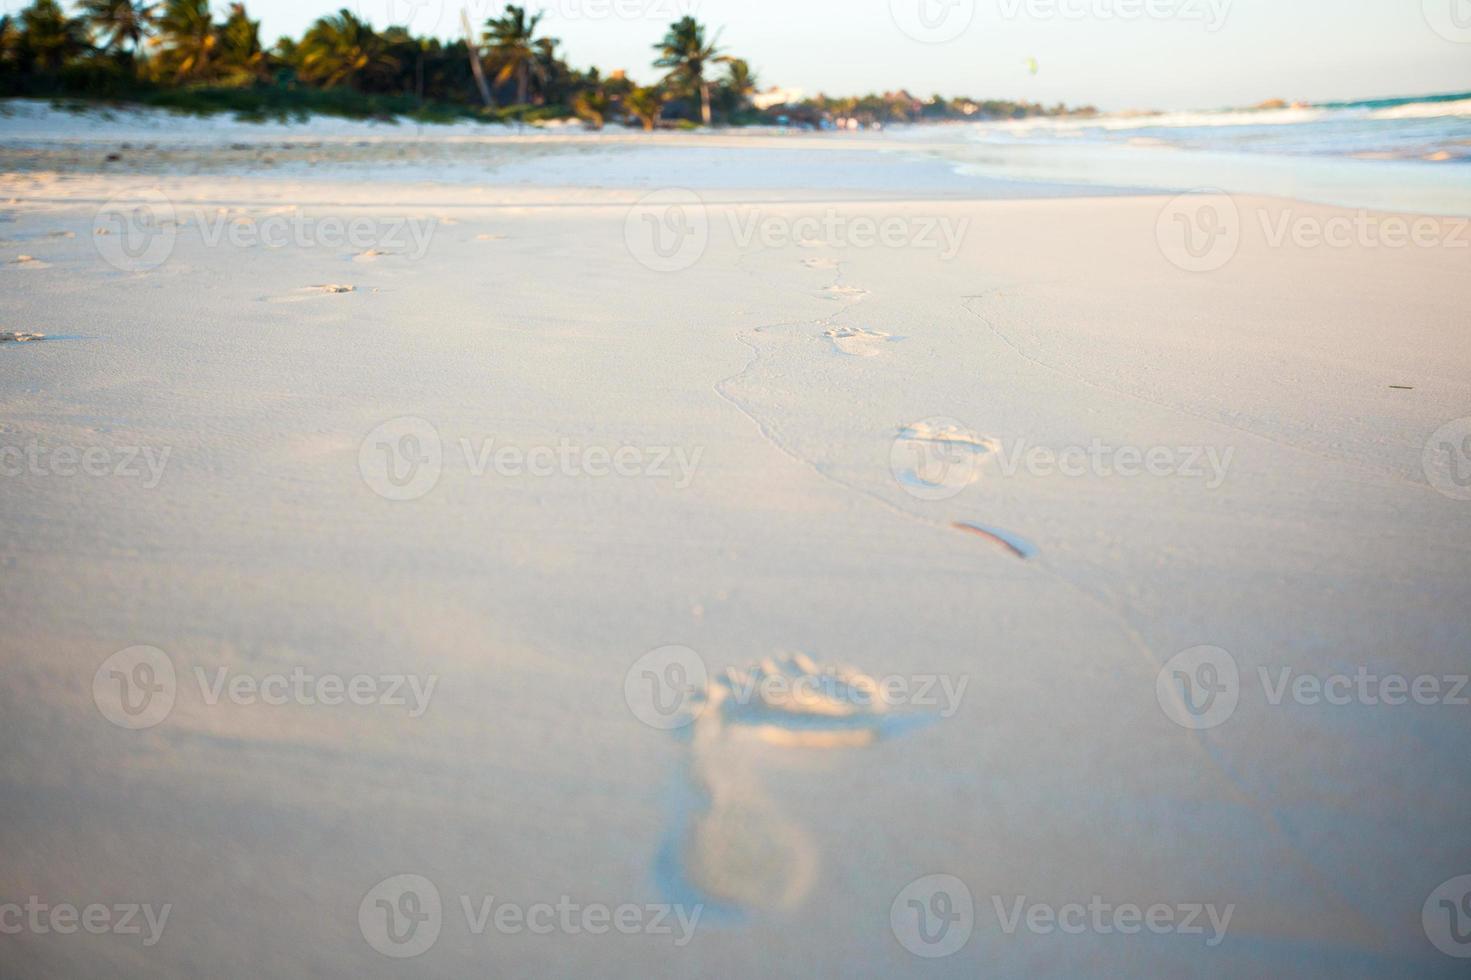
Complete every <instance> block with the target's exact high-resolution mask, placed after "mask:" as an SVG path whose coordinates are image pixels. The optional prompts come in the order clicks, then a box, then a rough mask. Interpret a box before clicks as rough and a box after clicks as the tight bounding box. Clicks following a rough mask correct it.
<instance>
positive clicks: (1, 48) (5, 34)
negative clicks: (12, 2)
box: [0, 14, 20, 66]
mask: <svg viewBox="0 0 1471 980" xmlns="http://www.w3.org/2000/svg"><path fill="white" fill-rule="evenodd" d="M19 56H20V28H18V27H16V26H15V18H14V17H12V16H10V15H9V14H0V65H6V66H8V65H10V64H12V63H14V62H15V61H16V60H17V58H18V57H19Z"/></svg>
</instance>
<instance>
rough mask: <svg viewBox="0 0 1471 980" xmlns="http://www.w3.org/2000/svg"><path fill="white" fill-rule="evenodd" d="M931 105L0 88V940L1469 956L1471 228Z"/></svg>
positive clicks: (156, 945)
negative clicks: (672, 110)
mask: <svg viewBox="0 0 1471 980" xmlns="http://www.w3.org/2000/svg"><path fill="white" fill-rule="evenodd" d="M123 144H127V146H126V148H124V146H123ZM915 144H916V140H915V139H914V138H912V137H906V136H904V135H902V134H873V133H863V134H852V135H827V134H805V135H804V134H789V133H781V132H775V131H763V132H756V133H751V134H746V135H731V134H718V133H716V134H707V133H690V134H680V135H674V134H662V133H661V134H656V135H653V136H645V135H643V134H634V133H627V134H625V133H621V132H620V133H618V134H613V133H609V134H606V135H595V134H582V133H576V132H571V131H569V132H566V133H561V134H556V133H546V134H540V133H533V132H530V131H528V132H524V133H517V132H515V131H513V130H500V129H496V128H486V129H472V128H469V127H453V128H445V129H434V128H423V129H419V128H415V127H411V126H402V127H397V128H391V127H383V126H373V127H370V126H367V125H363V124H347V123H335V124H331V125H330V126H327V127H324V128H320V129H319V128H316V127H314V126H307V127H273V126H267V127H262V128H254V127H250V126H246V125H244V124H226V123H222V122H219V121H208V122H198V121H191V120H187V119H182V118H175V117H165V116H134V115H131V114H127V113H116V114H113V115H111V116H109V117H107V118H100V117H96V116H69V115H64V114H61V113H57V112H54V111H53V110H48V109H42V108H40V107H38V106H29V107H22V108H19V109H15V110H14V111H12V112H11V113H10V114H9V115H5V116H0V249H3V252H0V259H3V264H0V283H3V285H0V291H3V294H4V296H5V302H4V304H3V314H0V317H3V318H0V331H9V332H16V333H38V334H42V335H44V339H41V340H38V341H29V342H14V343H9V342H7V343H4V344H0V453H3V455H0V464H3V466H4V472H3V476H0V500H3V505H0V610H3V619H4V622H3V627H0V678H3V683H0V718H3V719H4V721H3V732H4V738H3V740H0V853H3V854H4V855H5V858H4V862H3V863H4V866H5V871H4V875H3V880H4V885H5V893H4V895H3V896H0V899H3V900H5V901H10V902H16V903H19V907H20V910H19V911H17V912H16V913H15V914H16V915H21V914H27V915H29V914H31V913H28V912H26V911H25V909H24V906H25V903H26V902H27V901H28V900H29V899H30V898H32V897H34V898H35V899H36V900H37V902H38V903H41V904H48V907H55V906H57V905H60V904H63V903H71V904H72V905H74V906H77V907H78V908H81V907H82V906H85V905H87V904H88V903H101V905H102V906H104V907H105V908H106V909H107V915H108V916H111V917H112V918H109V919H108V920H107V921H108V922H112V923H115V922H116V919H117V917H118V916H120V915H121V913H120V912H119V908H120V907H122V906H126V905H136V906H146V907H147V910H148V911H149V912H151V913H153V915H154V917H155V922H154V924H155V926H160V924H159V923H158V922H157V921H156V920H157V918H158V917H159V914H160V910H162V909H163V908H165V907H167V908H168V912H167V918H166V920H164V921H163V923H162V924H161V926H160V927H159V928H156V929H153V930H152V932H150V926H149V919H148V918H147V916H146V915H144V914H143V912H142V911H141V910H138V911H137V916H136V922H137V925H139V926H140V927H141V929H140V931H137V932H130V931H129V930H127V929H117V928H109V929H105V930H104V929H101V928H99V929H98V930H97V934H90V933H89V932H88V930H87V929H85V928H74V929H73V930H72V931H71V932H67V931H66V930H65V929H64V928H60V927H57V926H56V923H55V920H53V919H51V918H47V916H48V915H49V913H48V912H47V911H45V910H42V911H39V912H36V913H35V914H36V915H38V916H40V917H41V918H40V920H39V921H41V922H42V923H43V924H44V925H45V926H46V927H45V928H42V929H34V928H28V929H25V930H23V931H21V932H19V934H15V935H8V934H7V935H4V936H0V949H3V953H0V956H3V959H4V961H5V965H4V966H3V968H0V973H3V974H4V975H7V976H16V977H30V978H42V977H76V976H148V977H158V978H164V977H197V976H218V977H245V976H281V977H324V978H328V977H330V978H336V977H354V978H364V977H396V976H415V977H444V978H458V977H466V976H497V977H499V976H572V975H596V976H652V977H675V976H680V977H685V976H711V977H742V976H777V977H807V976H822V977H875V978H877V977H896V976H953V977H971V976H991V977H1049V976H1055V977H1072V976H1085V975H1086V976H1145V975H1159V976H1171V977H1233V976H1303V977H1335V978H1344V977H1389V976H1401V977H1410V976H1414V977H1442V976H1443V977H1452V976H1460V975H1464V974H1463V971H1464V969H1465V967H1464V963H1465V960H1462V959H1458V958H1455V957H1453V956H1450V955H1447V954H1446V953H1445V952H1443V951H1442V949H1438V948H1437V944H1436V942H1435V940H1434V938H1433V937H1432V936H1431V934H1432V933H1434V931H1435V928H1437V927H1435V926H1433V925H1432V924H1430V923H1431V913H1432V912H1436V914H1439V912H1438V911H1437V910H1438V909H1439V908H1440V906H1439V905H1438V901H1439V900H1438V899H1436V898H1435V895H1437V894H1450V893H1441V892H1437V889H1440V888H1441V887H1442V885H1443V884H1444V883H1447V882H1450V881H1453V880H1454V879H1456V878H1457V877H1458V876H1463V875H1468V874H1471V836H1468V834H1467V830H1466V816H1467V814H1468V813H1471V781H1468V780H1467V778H1466V767H1467V758H1468V751H1471V708H1468V707H1467V706H1466V704H1467V698H1468V697H1471V690H1468V689H1465V688H1464V686H1463V685H1464V677H1465V675H1466V674H1467V673H1468V651H1471V615H1468V610H1471V578H1468V575H1467V572H1468V569H1471V418H1468V417H1471V385H1468V383H1467V382H1468V378H1471V331H1468V310H1471V275H1468V272H1471V231H1468V228H1467V222H1466V220H1465V217H1466V216H1465V215H1464V214H1460V213H1455V212H1454V211H1447V212H1445V213H1439V214H1431V215H1427V214H1426V213H1425V211H1424V209H1423V208H1419V207H1415V208H1407V209H1406V211H1407V213H1405V214H1397V213H1392V212H1385V211H1379V210H1358V209H1355V208H1353V207H1348V206H1342V205H1332V204H1321V203H1312V202H1307V201H1300V200H1295V199H1292V198H1290V197H1265V196H1251V195H1236V196H1233V197H1226V196H1224V195H1221V194H1203V195H1193V196H1186V197H1183V198H1181V197H1180V196H1179V194H1180V192H1182V191H1186V190H1189V189H1190V186H1192V185H1188V184H1187V185H1184V186H1181V187H1180V188H1178V189H1176V190H1157V189H1149V188H1130V187H1128V186H1113V183H1112V182H1111V183H1110V186H1107V187H1104V186H1092V185H1087V184H1082V183H1042V182H1038V181H1035V180H1026V179H1022V178H1020V177H987V176H985V175H984V174H983V173H980V172H978V171H977V170H976V168H975V167H973V166H958V165H957V164H956V161H955V160H953V159H949V158H947V156H946V154H944V153H940V152H934V153H931V152H926V151H925V149H924V148H923V147H922V146H916V145H915ZM110 155H111V156H114V157H115V158H114V159H111V160H110V159H108V157H109V156H110ZM140 648H143V649H141V650H140ZM150 648H151V649H150ZM671 648H673V649H671ZM728 670H729V671H731V672H732V673H731V674H730V675H727V671H728ZM1457 678H1461V679H1462V680H1460V681H1458V680H1457ZM763 679H765V680H767V681H773V683H771V684H767V685H765V686H763V684H762V681H763ZM773 679H774V680H773ZM803 679H807V680H808V681H810V682H811V683H810V684H808V685H807V686H806V687H804V685H803V684H802V683H797V684H795V685H792V684H791V682H792V681H794V680H795V681H802V680H803ZM1396 679H1398V680H1396ZM875 685H876V686H875ZM1182 685H1183V686H1182ZM874 690H882V691H883V692H884V694H883V695H882V697H879V698H875V697H872V696H869V697H867V698H865V697H864V693H865V692H867V693H868V694H870V695H871V694H872V692H873V691H874ZM753 691H759V692H760V693H755V694H753V693H752V692H753ZM793 691H795V693H793ZM814 692H815V693H814ZM855 692H857V693H856V694H855ZM1182 698H1183V699H1184V700H1181V699H1182ZM333 701H336V702H339V703H331V702H333ZM1187 701H1188V704H1187V703H1186V702H1187ZM401 876H412V877H409V878H404V877H401ZM933 876H943V877H942V878H938V879H937V878H935V877H933ZM957 885H958V887H957ZM1450 901H1451V905H1449V906H1446V907H1447V908H1452V909H1454V901H1455V900H1454V898H1452V899H1451V900H1450ZM910 903H914V904H913V905H911V904H910ZM542 906H545V907H546V911H540V907H542ZM1034 908H1035V909H1038V910H1039V911H1036V912H1035V913H1034V912H1033V911H1031V910H1033V909H1034ZM1130 908H1132V909H1133V911H1132V913H1131V912H1130V911H1129V909H1130ZM501 909H509V910H510V911H507V912H505V914H504V915H501V914H500V912H499V910H501ZM910 909H914V910H918V912H919V915H920V917H919V918H918V919H911V918H906V916H909V915H910V912H909V910H910ZM620 910H621V911H620ZM1121 910H1122V912H1121ZM1084 914H1086V916H1087V921H1088V923H1089V924H1088V926H1087V927H1085V928H1082V929H1077V930H1075V929H1073V928H1071V926H1070V922H1071V921H1072V917H1073V916H1074V915H1078V916H1081V915H1084ZM1468 914H1471V910H1468ZM98 915H99V916H101V915H102V913H98ZM929 915H933V916H934V917H935V918H934V923H935V930H934V931H930V930H929V929H928V928H927V926H926V924H925V923H926V922H928V921H929V919H928V918H927V916H929ZM1049 916H1050V918H1049ZM625 919H626V921H624V920H625ZM60 921H61V925H62V926H63V927H64V926H65V924H66V921H67V920H66V918H65V917H64V916H63V918H62V919H61V920H60ZM99 921H102V920H101V919H100V918H99ZM1077 921H1079V922H1081V921H1083V920H1082V919H1081V918H1080V919H1078V920H1077ZM916 923H917V925H916ZM4 924H5V920H4V919H3V918H0V925H4ZM73 924H74V925H75V923H73ZM625 925H626V926H627V928H623V926H625ZM543 926H545V927H546V928H545V929H543V928H542V927H543ZM1156 927H1158V928H1156ZM916 930H917V931H916ZM150 939H152V940H154V941H152V942H149V940H150ZM957 942H960V943H962V945H958V946H954V948H951V945H952V944H954V943H957ZM939 954H945V955H939Z"/></svg>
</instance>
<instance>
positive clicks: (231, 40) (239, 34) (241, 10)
mask: <svg viewBox="0 0 1471 980" xmlns="http://www.w3.org/2000/svg"><path fill="white" fill-rule="evenodd" d="M219 64H220V67H221V68H223V69H224V70H225V71H227V72H229V74H230V75H232V76H233V77H234V78H235V79H237V80H240V81H259V80H261V79H264V78H265V77H266V75H267V74H268V69H267V64H266V51H265V48H263V47H261V43H260V21H258V20H251V19H250V15H249V14H247V13H246V12H245V4H243V3H232V4H230V13H229V15H228V16H226V17H225V23H224V24H223V25H222V26H221V27H220V41H219Z"/></svg>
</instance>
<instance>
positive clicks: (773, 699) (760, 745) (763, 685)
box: [658, 654, 940, 916]
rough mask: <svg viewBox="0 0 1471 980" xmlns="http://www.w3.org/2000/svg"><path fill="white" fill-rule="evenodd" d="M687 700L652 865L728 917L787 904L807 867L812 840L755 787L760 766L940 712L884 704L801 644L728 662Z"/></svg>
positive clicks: (894, 730) (806, 881)
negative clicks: (682, 751) (670, 815)
mask: <svg viewBox="0 0 1471 980" xmlns="http://www.w3.org/2000/svg"><path fill="white" fill-rule="evenodd" d="M691 708H692V709H693V716H694V721H693V723H692V724H691V725H690V726H689V727H688V728H686V729H685V730H684V731H683V733H682V736H683V737H684V739H685V740H686V741H687V743H688V749H689V751H688V755H687V756H686V757H685V759H684V760H682V763H681V779H680V780H679V783H680V785H679V787H678V793H679V799H680V805H679V807H678V813H677V816H676V819H675V821H674V829H673V831H672V832H671V834H670V835H669V837H668V838H667V839H666V841H665V845H664V847H663V850H662V852H661V855H660V858H659V862H658V868H659V873H660V877H661V878H662V880H663V883H664V888H665V890H666V892H668V893H669V894H670V897H671V898H676V899H679V900H692V901H699V902H701V903H703V904H705V905H707V906H710V907H711V908H712V909H713V910H715V911H716V912H717V914H719V913H724V914H726V915H730V916H739V915H741V914H742V913H744V912H747V911H751V910H756V909H783V908H791V907H792V906H794V905H796V904H797V903H798V902H800V901H801V900H802V899H803V898H804V897H805V896H806V895H807V894H808V892H809V891H810V890H811V888H812V886H813V884H814V883H815V882H816V880H817V876H818V867H819V850H818V847H817V845H816V843H815V842H814V840H813V839H812V837H811V835H810V834H809V833H808V831H807V830H806V829H805V828H803V827H802V826H800V825H799V824H798V823H797V822H796V821H794V820H793V819H791V818H790V817H789V816H787V815H786V814H784V813H783V812H782V809H781V807H780V805H779V804H778V802H777V801H776V800H775V799H773V798H772V797H771V796H770V795H768V794H767V792H766V791H765V790H764V789H763V787H762V785H761V780H760V779H759V777H758V774H757V772H758V770H759V769H760V768H762V767H763V766H776V765H779V764H780V763H781V762H782V759H783V757H784V756H786V755H787V753H789V752H804V751H826V750H833V749H857V748H862V747H864V746H869V745H872V744H874V743H875V742H878V741H879V740H881V739H885V738H891V737H894V736H897V735H900V734H903V733H905V732H909V731H913V730H915V729H917V728H921V727H923V726H925V725H928V724H930V723H932V722H933V721H935V720H937V719H938V718H939V717H940V716H939V715H937V714H932V713H929V712H927V711H919V710H894V709H892V708H891V707H890V706H889V705H888V704H886V703H885V701H884V697H883V693H882V690H881V687H880V685H879V682H878V681H876V680H874V679H873V678H871V677H869V676H868V675H866V674H863V673H861V672H859V671H856V670H853V669H852V668H848V667H826V666H819V665H818V664H817V663H816V662H814V661H813V660H812V659H811V658H809V657H807V656H804V655H802V654H793V655H783V656H780V657H775V658H767V659H766V660H763V661H761V662H760V663H759V664H756V665H754V666H751V667H748V668H746V669H744V670H735V669H728V670H727V671H726V672H725V674H724V675H723V676H720V677H717V678H715V679H714V680H712V681H711V682H710V683H709V684H708V685H706V686H705V688H704V690H703V691H700V692H696V695H695V698H694V703H692V705H691Z"/></svg>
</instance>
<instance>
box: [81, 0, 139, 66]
mask: <svg viewBox="0 0 1471 980" xmlns="http://www.w3.org/2000/svg"><path fill="white" fill-rule="evenodd" d="M82 12H83V15H84V17H85V18H86V21H87V24H88V25H89V26H90V27H91V29H92V33H93V35H94V36H96V37H97V38H98V39H99V40H101V41H102V42H103V43H102V50H104V51H108V52H111V53H113V54H120V53H122V51H123V50H124V48H125V47H126V48H127V49H129V50H132V51H137V50H138V48H139V47H141V46H142V44H143V39H144V38H145V37H147V36H148V34H149V32H150V31H151V30H152V29H153V19H154V5H153V4H151V3H142V2H138V0H82Z"/></svg>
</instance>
